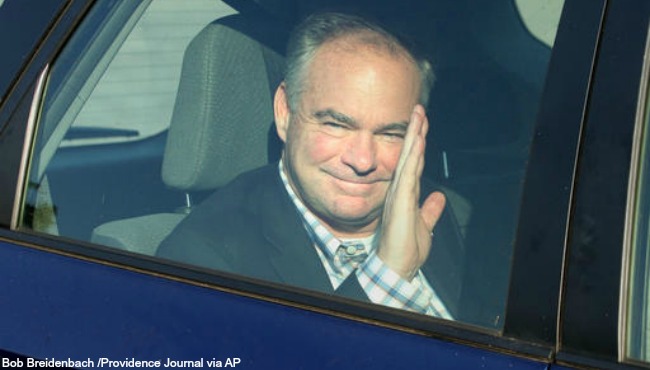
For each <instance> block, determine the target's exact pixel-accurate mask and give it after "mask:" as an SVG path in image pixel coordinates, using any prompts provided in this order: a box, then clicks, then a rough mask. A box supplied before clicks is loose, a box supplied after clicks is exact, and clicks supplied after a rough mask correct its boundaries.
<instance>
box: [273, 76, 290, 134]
mask: <svg viewBox="0 0 650 370" xmlns="http://www.w3.org/2000/svg"><path fill="white" fill-rule="evenodd" d="M273 112H274V114H275V130H276V131H277V133H278V136H279V137H280V140H282V142H284V143H286V142H287V131H288V130H289V118H290V117H291V111H290V110H289V101H288V99H287V86H286V84H285V83H284V82H282V83H281V84H280V86H278V89H277V90H275V97H274V99H273Z"/></svg>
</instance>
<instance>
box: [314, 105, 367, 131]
mask: <svg viewBox="0 0 650 370" xmlns="http://www.w3.org/2000/svg"><path fill="white" fill-rule="evenodd" d="M314 117H316V118H318V119H323V118H328V117H329V118H333V119H334V120H336V121H338V122H341V123H345V124H348V125H350V126H353V127H358V126H359V124H358V123H357V121H356V120H355V119H354V118H352V117H350V116H347V115H345V114H343V113H341V112H337V111H335V110H333V109H329V108H328V109H324V110H319V111H317V112H315V113H314Z"/></svg>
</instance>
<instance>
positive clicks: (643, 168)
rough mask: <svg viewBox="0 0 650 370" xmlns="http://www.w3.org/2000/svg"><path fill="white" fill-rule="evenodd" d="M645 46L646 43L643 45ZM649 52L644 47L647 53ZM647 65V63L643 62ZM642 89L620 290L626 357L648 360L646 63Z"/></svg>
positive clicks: (649, 239)
mask: <svg viewBox="0 0 650 370" xmlns="http://www.w3.org/2000/svg"><path fill="white" fill-rule="evenodd" d="M646 49H647V46H646ZM647 52H648V51H647V50H646V53H647ZM646 64H647V63H646ZM644 69H645V75H644V77H643V79H644V84H645V89H646V90H645V91H643V93H642V98H641V100H640V101H641V104H642V110H641V111H640V112H641V114H642V116H641V117H639V123H638V124H637V126H638V127H637V129H636V132H635V148H636V150H635V152H636V153H638V154H637V155H638V157H636V158H638V160H636V163H634V164H633V165H632V169H633V170H632V175H631V189H632V190H631V192H630V202H629V203H630V206H629V207H628V208H629V213H630V216H631V217H630V221H628V235H629V237H628V245H629V250H628V256H627V258H626V261H627V262H626V264H627V266H624V269H625V270H626V274H627V278H626V279H624V282H625V283H626V284H627V286H626V288H624V289H623V291H624V297H626V298H627V299H626V300H627V302H625V305H626V307H627V310H626V312H625V315H626V321H627V322H626V323H625V324H624V325H625V332H626V333H627V335H626V338H625V343H626V346H625V356H626V357H629V358H633V359H636V360H641V361H645V362H650V132H649V130H650V125H649V124H648V120H649V119H650V114H649V111H648V107H650V104H648V103H649V101H648V97H649V96H650V95H648V90H647V88H648V75H647V73H648V66H647V65H646V66H645V67H644Z"/></svg>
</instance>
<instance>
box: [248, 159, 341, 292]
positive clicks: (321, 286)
mask: <svg viewBox="0 0 650 370" xmlns="http://www.w3.org/2000/svg"><path fill="white" fill-rule="evenodd" d="M274 169H275V172H274V176H273V179H272V183H271V184H269V185H270V186H267V187H266V189H265V191H264V194H263V204H264V205H265V206H264V207H261V210H260V212H261V219H262V233H263V234H264V237H265V238H266V240H268V242H269V243H270V244H271V245H272V246H273V248H274V249H275V250H274V253H269V255H270V262H271V265H272V266H273V267H274V268H275V271H276V272H277V274H278V276H279V277H280V281H281V282H282V283H285V284H289V285H293V286H299V287H303V288H307V289H312V290H317V291H321V292H330V293H331V292H333V291H334V290H333V289H332V286H331V284H330V281H329V278H328V276H327V273H326V271H325V268H324V267H323V265H322V263H321V261H320V258H319V257H318V254H317V253H316V250H315V248H314V246H313V243H312V241H311V239H310V238H309V235H308V234H307V232H306V231H305V228H304V226H303V222H302V218H301V216H300V214H299V213H298V211H297V210H296V207H295V206H294V204H293V203H292V201H291V199H290V198H289V195H288V194H287V192H286V190H285V189H284V184H283V183H282V180H281V179H280V175H279V174H278V172H277V166H275V168H274Z"/></svg>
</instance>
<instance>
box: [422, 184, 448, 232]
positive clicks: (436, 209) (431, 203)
mask: <svg viewBox="0 0 650 370" xmlns="http://www.w3.org/2000/svg"><path fill="white" fill-rule="evenodd" d="M446 202H447V201H446V199H445V196H444V194H442V193H441V192H439V191H436V192H433V193H431V194H429V196H428V197H427V199H426V200H425V201H424V204H422V208H420V216H421V217H422V221H424V225H425V226H426V228H427V230H429V232H431V231H433V228H434V227H435V226H436V223H437V222H438V219H440V215H442V211H443V210H444V209H445V204H446Z"/></svg>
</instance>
